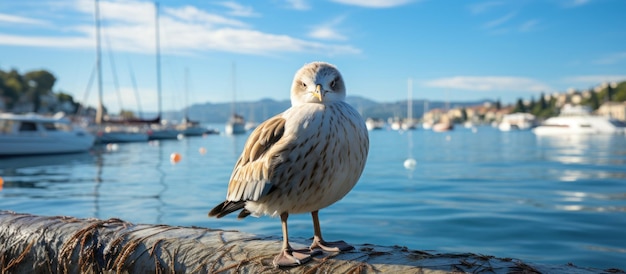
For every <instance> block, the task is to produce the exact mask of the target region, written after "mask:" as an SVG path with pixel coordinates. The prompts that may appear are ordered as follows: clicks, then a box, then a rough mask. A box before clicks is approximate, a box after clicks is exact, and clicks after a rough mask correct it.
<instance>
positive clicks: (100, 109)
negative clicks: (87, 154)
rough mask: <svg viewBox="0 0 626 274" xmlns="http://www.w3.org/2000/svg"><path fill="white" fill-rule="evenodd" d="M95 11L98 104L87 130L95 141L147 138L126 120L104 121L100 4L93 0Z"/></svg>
mask: <svg viewBox="0 0 626 274" xmlns="http://www.w3.org/2000/svg"><path fill="white" fill-rule="evenodd" d="M95 13H96V16H95V17H96V70H97V72H98V106H97V108H96V117H95V125H91V126H89V127H88V130H89V131H90V132H91V133H92V134H94V135H95V136H96V141H95V142H96V143H125V142H141V141H147V140H148V133H147V132H146V131H145V130H144V129H143V128H140V127H137V126H129V125H127V122H113V121H105V119H104V106H103V105H102V60H101V59H102V50H101V43H100V5H99V0H95Z"/></svg>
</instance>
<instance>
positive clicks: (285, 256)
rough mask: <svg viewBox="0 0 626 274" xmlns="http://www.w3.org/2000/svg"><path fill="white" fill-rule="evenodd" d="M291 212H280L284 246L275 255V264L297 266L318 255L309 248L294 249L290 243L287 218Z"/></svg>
mask: <svg viewBox="0 0 626 274" xmlns="http://www.w3.org/2000/svg"><path fill="white" fill-rule="evenodd" d="M288 217H289V213H287V212H284V213H282V214H280V222H281V223H282V226H283V248H282V250H281V252H280V254H278V255H276V257H274V261H273V263H274V266H276V267H280V266H296V265H301V264H303V263H306V262H308V261H309V260H310V259H311V255H316V254H317V253H316V252H312V251H311V250H309V249H303V250H299V249H298V250H294V249H293V248H291V245H289V232H288V231H287V218H288Z"/></svg>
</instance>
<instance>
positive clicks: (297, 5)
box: [287, 0, 311, 10]
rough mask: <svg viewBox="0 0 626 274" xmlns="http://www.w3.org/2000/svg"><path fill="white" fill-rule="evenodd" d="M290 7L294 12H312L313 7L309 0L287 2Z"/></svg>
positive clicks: (290, 0) (289, 0)
mask: <svg viewBox="0 0 626 274" xmlns="http://www.w3.org/2000/svg"><path fill="white" fill-rule="evenodd" d="M287 4H289V7H290V8H291V9H294V10H310V9H311V6H310V5H309V3H307V0H287Z"/></svg>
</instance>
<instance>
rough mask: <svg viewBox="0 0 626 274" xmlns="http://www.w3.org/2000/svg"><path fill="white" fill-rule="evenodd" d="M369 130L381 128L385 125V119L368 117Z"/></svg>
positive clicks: (367, 125) (366, 123)
mask: <svg viewBox="0 0 626 274" xmlns="http://www.w3.org/2000/svg"><path fill="white" fill-rule="evenodd" d="M365 126H366V127H367V130H379V129H383V128H384V127H385V121H384V120H382V119H377V118H367V119H366V120H365Z"/></svg>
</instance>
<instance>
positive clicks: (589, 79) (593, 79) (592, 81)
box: [563, 74, 626, 85]
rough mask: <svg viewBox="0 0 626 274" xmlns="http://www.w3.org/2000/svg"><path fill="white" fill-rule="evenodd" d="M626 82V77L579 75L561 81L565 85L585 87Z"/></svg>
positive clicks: (615, 75)
mask: <svg viewBox="0 0 626 274" xmlns="http://www.w3.org/2000/svg"><path fill="white" fill-rule="evenodd" d="M625 80H626V75H617V74H613V75H610V74H609V75H579V76H571V77H566V78H565V79H563V81H565V82H566V83H571V84H587V85H597V84H601V83H604V82H621V81H625Z"/></svg>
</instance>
